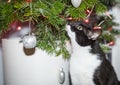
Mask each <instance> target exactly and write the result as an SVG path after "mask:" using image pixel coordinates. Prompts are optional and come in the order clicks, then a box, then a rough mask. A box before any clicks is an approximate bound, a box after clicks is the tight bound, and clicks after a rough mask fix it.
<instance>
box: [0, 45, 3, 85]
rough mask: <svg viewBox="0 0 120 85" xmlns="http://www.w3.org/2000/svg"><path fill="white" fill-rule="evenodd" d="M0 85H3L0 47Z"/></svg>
mask: <svg viewBox="0 0 120 85" xmlns="http://www.w3.org/2000/svg"><path fill="white" fill-rule="evenodd" d="M0 85H3V69H2V52H1V47H0Z"/></svg>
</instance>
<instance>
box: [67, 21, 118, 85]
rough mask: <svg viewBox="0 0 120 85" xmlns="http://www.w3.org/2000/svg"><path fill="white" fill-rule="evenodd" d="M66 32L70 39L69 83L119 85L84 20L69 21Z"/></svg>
mask: <svg viewBox="0 0 120 85" xmlns="http://www.w3.org/2000/svg"><path fill="white" fill-rule="evenodd" d="M66 32H67V34H68V36H69V38H70V40H71V45H72V53H71V57H70V80H71V82H70V85H120V82H119V81H118V78H117V75H116V73H115V71H114V68H113V66H112V65H111V63H110V62H109V61H108V60H107V59H106V56H105V53H104V52H103V51H102V50H101V48H100V46H99V42H98V38H99V36H100V35H101V33H102V30H101V29H96V30H94V29H93V27H90V26H89V25H88V24H87V23H85V22H84V21H82V20H80V21H75V22H69V23H68V24H67V25H66Z"/></svg>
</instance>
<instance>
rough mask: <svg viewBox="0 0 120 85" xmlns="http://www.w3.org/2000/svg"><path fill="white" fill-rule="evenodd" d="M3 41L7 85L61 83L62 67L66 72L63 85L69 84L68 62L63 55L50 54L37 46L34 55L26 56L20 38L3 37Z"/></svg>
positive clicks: (49, 84) (53, 84)
mask: <svg viewBox="0 0 120 85" xmlns="http://www.w3.org/2000/svg"><path fill="white" fill-rule="evenodd" d="M2 43H3V55H4V57H3V63H4V72H5V73H4V74H5V75H4V77H5V85H60V84H59V83H58V74H59V69H60V68H61V67H62V68H63V70H64V71H65V74H66V80H65V83H64V84H63V85H69V83H68V62H67V61H65V60H63V58H62V57H61V56H60V57H54V56H50V55H47V53H46V52H43V51H41V50H40V49H37V48H36V52H35V54H34V55H32V56H26V55H25V54H24V52H23V44H22V43H19V39H9V40H7V39H3V40H2Z"/></svg>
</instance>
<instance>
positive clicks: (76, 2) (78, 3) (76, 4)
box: [71, 0, 82, 8]
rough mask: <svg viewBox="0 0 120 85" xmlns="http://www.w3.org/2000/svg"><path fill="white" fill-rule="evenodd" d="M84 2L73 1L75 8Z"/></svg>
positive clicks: (80, 0)
mask: <svg viewBox="0 0 120 85" xmlns="http://www.w3.org/2000/svg"><path fill="white" fill-rule="evenodd" d="M81 2H82V0H71V3H72V4H73V6H74V7H76V8H78V7H79V6H80V4H81Z"/></svg>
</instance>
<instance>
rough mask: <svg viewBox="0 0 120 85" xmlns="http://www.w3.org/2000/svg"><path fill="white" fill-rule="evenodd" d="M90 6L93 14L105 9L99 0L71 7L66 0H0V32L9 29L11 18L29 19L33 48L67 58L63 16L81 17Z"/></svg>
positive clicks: (83, 0)
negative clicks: (34, 38)
mask: <svg viewBox="0 0 120 85" xmlns="http://www.w3.org/2000/svg"><path fill="white" fill-rule="evenodd" d="M30 6H32V8H31V7H30ZM93 7H94V8H95V10H96V12H97V13H100V12H104V11H106V10H107V8H106V7H105V6H104V5H103V4H102V3H100V1H99V0H82V3H81V5H80V6H79V7H78V8H75V7H73V5H72V4H71V2H70V1H68V0H33V2H32V3H28V2H26V1H25V0H11V2H10V3H7V1H0V26H1V28H0V32H1V33H2V32H3V31H5V30H9V28H8V26H9V24H10V23H11V22H12V21H14V20H20V21H22V22H25V21H29V20H31V21H32V22H34V23H35V25H36V28H37V30H36V32H35V34H36V35H37V47H40V48H41V49H43V50H46V51H47V52H48V53H55V54H56V55H57V56H58V55H63V56H64V57H65V58H67V57H68V56H69V53H68V52H67V50H66V47H65V41H66V40H67V37H66V33H65V29H64V28H65V24H66V18H67V17H69V16H71V17H73V18H82V19H84V18H86V17H87V14H86V10H87V9H92V8H93ZM1 33H0V34H1Z"/></svg>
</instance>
